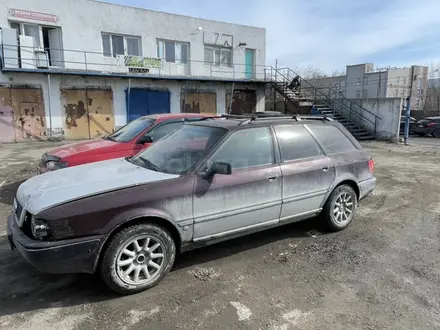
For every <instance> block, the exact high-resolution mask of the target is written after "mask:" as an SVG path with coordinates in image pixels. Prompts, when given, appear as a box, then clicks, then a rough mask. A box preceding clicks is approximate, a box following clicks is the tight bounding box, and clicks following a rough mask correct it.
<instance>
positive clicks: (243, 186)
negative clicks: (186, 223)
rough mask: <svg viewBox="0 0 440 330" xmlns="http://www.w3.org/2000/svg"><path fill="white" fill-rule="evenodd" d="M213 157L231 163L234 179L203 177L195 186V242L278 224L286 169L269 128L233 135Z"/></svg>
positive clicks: (197, 179)
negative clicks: (279, 157)
mask: <svg viewBox="0 0 440 330" xmlns="http://www.w3.org/2000/svg"><path fill="white" fill-rule="evenodd" d="M209 159H210V160H211V161H213V162H227V163H229V164H231V168H232V173H231V174H230V175H222V174H216V175H214V176H213V178H212V179H211V180H209V179H205V178H203V177H202V176H201V175H198V176H197V178H196V183H195V187H194V241H203V240H209V239H213V238H219V237H223V236H228V235H232V234H235V233H239V232H242V231H246V230H251V229H254V228H258V227H261V226H265V225H272V224H276V223H278V222H279V215H280V210H281V170H280V167H279V165H278V164H276V163H275V153H274V140H273V136H272V133H271V130H270V128H269V127H253V128H245V129H241V130H238V131H235V132H233V133H232V134H231V135H230V136H228V137H227V138H226V140H225V141H224V142H223V143H222V144H221V145H220V146H219V148H217V149H216V150H215V151H214V153H213V154H212V156H210V157H209Z"/></svg>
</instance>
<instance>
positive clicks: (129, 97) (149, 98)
mask: <svg viewBox="0 0 440 330" xmlns="http://www.w3.org/2000/svg"><path fill="white" fill-rule="evenodd" d="M125 101H126V107H127V119H128V121H132V120H134V119H136V118H139V117H141V116H146V115H155V114H161V113H170V92H168V91H152V90H149V89H145V88H130V93H129V92H128V89H127V90H126V91H125Z"/></svg>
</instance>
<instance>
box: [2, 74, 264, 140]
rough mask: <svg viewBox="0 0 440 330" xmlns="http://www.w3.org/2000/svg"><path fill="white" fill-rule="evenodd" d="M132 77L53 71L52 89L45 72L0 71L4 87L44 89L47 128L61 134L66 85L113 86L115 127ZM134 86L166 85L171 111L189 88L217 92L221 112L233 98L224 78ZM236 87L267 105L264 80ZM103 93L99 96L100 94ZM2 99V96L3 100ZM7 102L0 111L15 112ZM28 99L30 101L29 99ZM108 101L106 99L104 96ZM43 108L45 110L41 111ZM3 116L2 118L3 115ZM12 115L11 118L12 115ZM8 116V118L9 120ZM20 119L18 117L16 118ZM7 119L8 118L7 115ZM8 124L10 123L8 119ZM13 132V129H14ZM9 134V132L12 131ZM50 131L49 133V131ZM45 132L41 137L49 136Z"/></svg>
mask: <svg viewBox="0 0 440 330" xmlns="http://www.w3.org/2000/svg"><path fill="white" fill-rule="evenodd" d="M128 85H129V82H128V79H121V78H106V79H104V78H98V77H86V78H83V77H80V76H69V75H63V76H61V75H51V81H50V86H51V88H50V89H49V87H48V86H49V82H48V77H47V76H46V75H42V74H29V73H20V74H8V75H2V74H0V87H13V88H22V89H23V92H25V91H26V89H25V88H23V87H26V86H27V87H29V88H31V89H35V88H36V89H39V90H41V94H42V99H41V106H40V108H41V109H40V112H39V113H43V114H44V115H43V117H44V120H43V121H44V122H45V129H46V130H49V129H51V128H52V129H53V131H54V132H57V133H56V134H59V133H58V132H60V131H61V130H65V126H66V111H65V104H64V103H65V102H67V101H66V100H63V97H62V93H61V91H62V90H66V89H79V90H81V89H84V88H86V87H87V88H93V89H102V90H108V89H110V90H111V94H110V95H111V96H110V97H111V98H112V103H113V110H112V116H111V120H112V122H114V126H115V128H118V127H120V126H123V125H125V124H126V123H127V110H126V100H125V90H126V89H127V88H128ZM130 86H131V87H132V88H135V87H142V88H150V89H162V90H168V91H169V92H170V109H171V113H179V112H181V108H182V104H181V102H182V95H184V93H183V91H185V90H186V89H188V90H189V91H191V92H192V93H194V92H195V91H198V92H200V93H215V102H216V111H217V113H218V114H222V113H225V112H226V111H227V108H228V105H229V102H227V100H226V95H227V94H228V93H230V92H231V90H232V84H231V83H224V82H208V83H204V82H197V81H188V82H186V81H169V80H151V79H131V80H130ZM234 89H235V90H238V89H241V90H252V91H255V96H256V100H255V107H254V111H264V109H265V94H264V84H235V85H234ZM97 97H99V96H97ZM0 101H1V100H0ZM4 101H5V103H3V102H2V103H1V104H0V110H2V111H0V112H4V113H5V114H6V113H8V118H9V117H10V116H9V113H11V112H13V111H12V109H11V107H10V106H9V103H8V98H7V97H5V98H4ZM25 102H26V101H25ZM100 102H104V103H103V104H105V102H106V100H101V101H100ZM41 111H42V112H41ZM0 119H2V118H0ZM9 119H10V118H9ZM9 119H8V120H9ZM14 120H15V121H17V118H14ZM3 121H5V122H6V120H5V119H4V120H3ZM5 124H6V123H5ZM5 134H6V133H5ZM11 134H12V133H11ZM11 134H9V135H11ZM3 135H4V134H2V137H3V138H2V139H3V142H12V141H14V140H15V141H16V140H17V139H16V138H14V136H10V137H9V138H6V137H4V136H3ZM47 135H48V134H47ZM47 135H46V136H41V138H43V139H44V138H46V137H47Z"/></svg>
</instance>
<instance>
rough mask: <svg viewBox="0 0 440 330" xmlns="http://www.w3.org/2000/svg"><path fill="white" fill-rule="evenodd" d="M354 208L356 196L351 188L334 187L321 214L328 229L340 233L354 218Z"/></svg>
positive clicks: (344, 186) (346, 186) (343, 186)
mask: <svg viewBox="0 0 440 330" xmlns="http://www.w3.org/2000/svg"><path fill="white" fill-rule="evenodd" d="M356 208H357V196H356V192H355V191H354V190H353V188H352V187H350V186H349V185H341V186H338V187H336V188H335V190H333V192H332V193H331V194H330V197H329V198H328V200H327V202H326V204H325V206H324V210H323V213H322V215H323V217H324V220H325V221H326V225H327V227H328V229H330V230H331V231H340V230H342V229H345V228H347V227H348V225H349V224H350V223H351V222H352V220H353V218H354V214H355V212H356Z"/></svg>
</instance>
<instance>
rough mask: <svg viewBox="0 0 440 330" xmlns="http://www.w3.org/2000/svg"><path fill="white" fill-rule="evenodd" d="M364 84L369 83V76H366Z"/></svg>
mask: <svg viewBox="0 0 440 330" xmlns="http://www.w3.org/2000/svg"><path fill="white" fill-rule="evenodd" d="M364 85H368V76H364Z"/></svg>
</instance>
